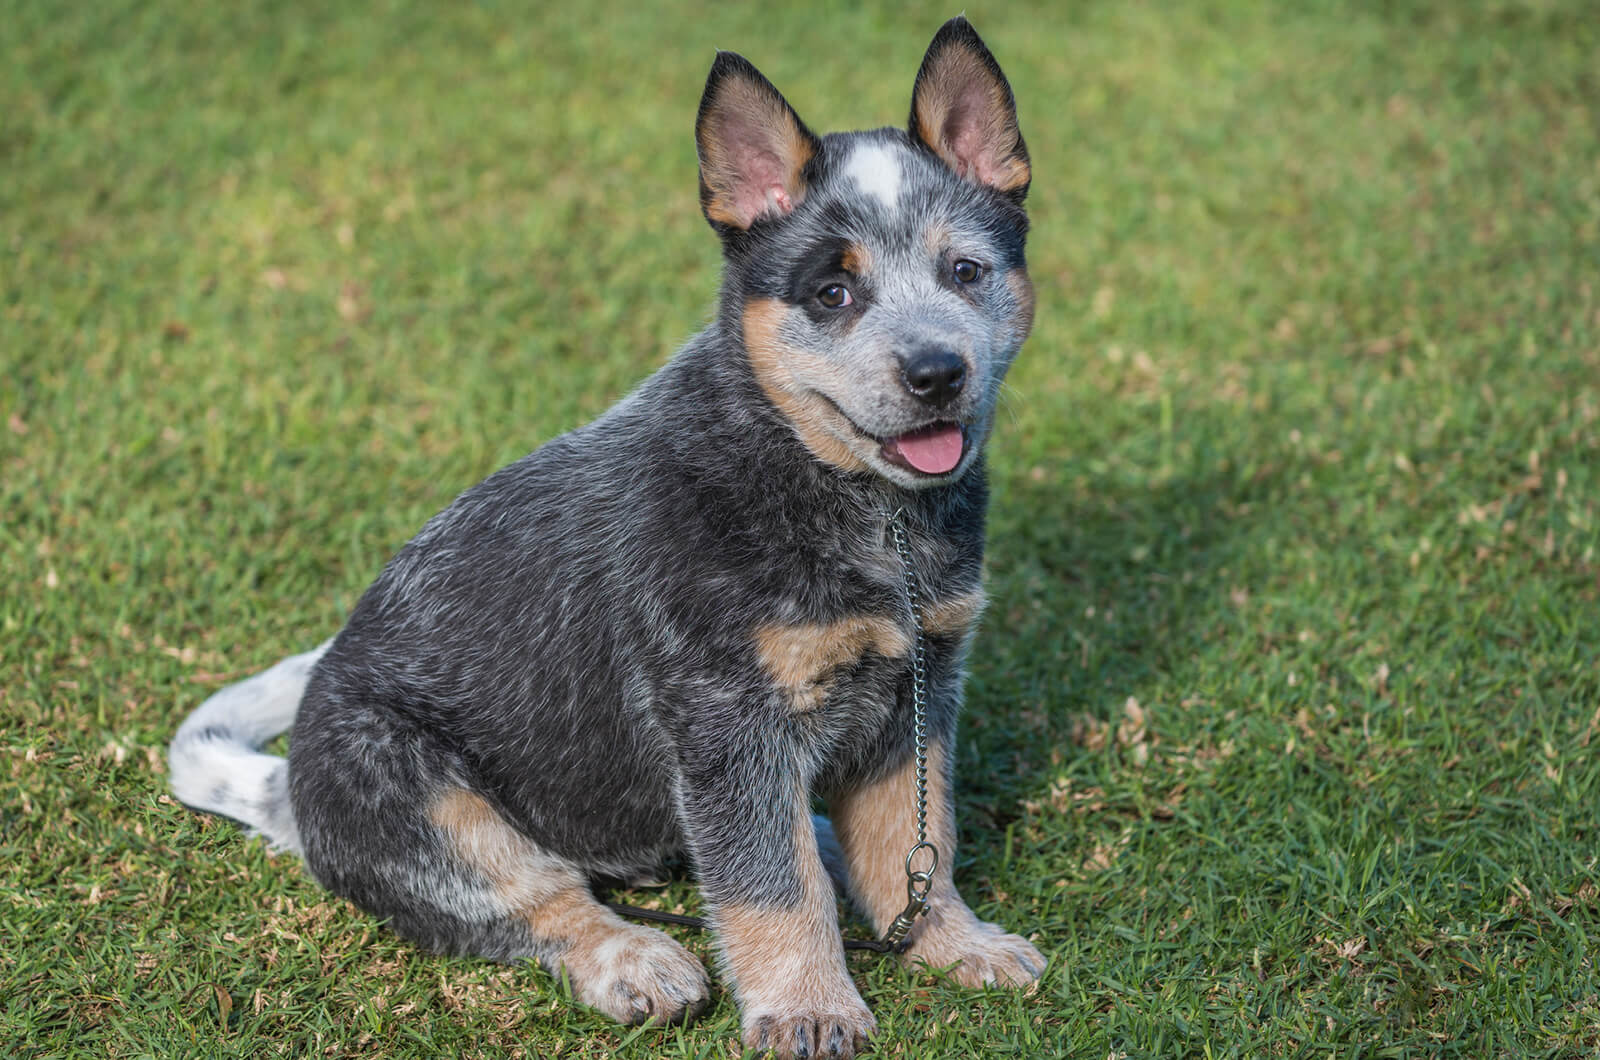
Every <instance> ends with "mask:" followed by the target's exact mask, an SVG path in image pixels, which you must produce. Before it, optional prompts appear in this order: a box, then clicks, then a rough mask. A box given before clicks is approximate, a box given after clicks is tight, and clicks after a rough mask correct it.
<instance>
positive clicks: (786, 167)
mask: <svg viewBox="0 0 1600 1060" xmlns="http://www.w3.org/2000/svg"><path fill="white" fill-rule="evenodd" d="M740 130H742V131H743V135H749V131H750V130H759V131H760V134H761V135H763V136H765V137H767V138H768V142H767V143H766V144H764V145H763V146H764V147H765V148H766V149H767V153H768V154H769V156H770V157H771V158H773V159H775V160H777V162H778V163H779V167H780V170H781V173H780V175H779V179H780V182H781V185H782V186H781V187H780V188H777V189H774V194H775V197H776V202H775V204H774V205H776V207H777V208H778V209H779V211H780V212H782V213H788V212H790V211H791V210H793V209H794V208H795V207H796V206H798V205H799V204H800V201H801V200H802V199H804V198H805V193H806V186H805V181H804V180H803V179H802V177H801V174H802V172H803V171H804V170H805V167H806V165H807V164H809V163H810V161H811V158H812V156H813V155H814V154H815V150H814V148H813V147H812V144H811V142H810V140H808V139H807V138H806V136H805V135H804V134H803V133H802V132H801V129H800V126H799V125H798V124H797V123H796V122H795V118H794V115H793V113H792V112H791V111H790V110H789V108H788V107H786V106H784V105H783V103H782V102H781V101H779V100H777V99H774V98H773V97H772V96H771V95H770V94H768V93H767V92H766V91H765V90H764V89H763V88H762V86H760V85H757V84H755V83H754V82H751V81H748V80H746V79H745V78H743V77H729V78H726V79H724V80H723V82H722V84H721V85H720V86H719V87H718V89H717V95H716V98H715V99H714V100H712V101H711V103H710V106H709V107H708V109H707V114H706V128H705V136H704V138H703V139H702V140H701V142H700V150H701V159H700V173H701V176H702V177H703V179H704V180H705V182H706V187H707V188H708V189H710V191H711V198H710V199H709V200H708V201H707V202H706V205H705V211H706V216H707V217H709V218H711V219H712V220H713V221H717V222H719V223H721V224H726V225H731V226H733V227H735V228H749V227H750V225H751V223H752V222H754V220H755V217H754V216H750V215H749V212H748V208H749V204H748V200H747V201H746V203H745V205H744V207H741V204H740V195H739V188H740V185H741V183H742V182H747V181H748V174H745V173H741V171H740V168H739V164H738V162H737V160H736V159H735V158H734V157H733V156H732V154H731V153H730V152H729V151H728V150H727V148H726V146H725V145H726V144H727V143H728V140H729V138H730V136H733V137H735V138H737V137H738V136H739V135H741V133H740V132H738V131H740ZM746 149H747V150H748V147H747V148H746ZM757 216H759V213H758V214H757Z"/></svg>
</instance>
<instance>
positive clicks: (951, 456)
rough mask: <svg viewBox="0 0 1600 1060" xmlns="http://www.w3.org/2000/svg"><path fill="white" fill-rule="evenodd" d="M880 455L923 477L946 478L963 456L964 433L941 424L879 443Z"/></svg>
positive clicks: (956, 425) (952, 425) (954, 426)
mask: <svg viewBox="0 0 1600 1060" xmlns="http://www.w3.org/2000/svg"><path fill="white" fill-rule="evenodd" d="M881 445H882V449H881V450H880V452H881V453H882V454H883V458H884V459H885V460H887V461H889V463H891V464H895V465H898V466H900V467H903V468H906V469H908V470H911V471H915V472H917V473H919V474H923V475H948V474H949V473H950V472H952V471H954V470H955V469H956V468H957V467H958V466H959V465H960V463H961V458H962V457H963V456H965V455H966V454H967V429H966V428H965V427H963V426H962V425H961V424H959V423H954V422H952V421H950V420H943V421H940V422H938V423H930V424H928V425H927V426H926V427H918V428H917V429H916V430H914V431H907V432H906V433H904V434H897V435H895V436H894V437H893V438H886V439H882V440H881Z"/></svg>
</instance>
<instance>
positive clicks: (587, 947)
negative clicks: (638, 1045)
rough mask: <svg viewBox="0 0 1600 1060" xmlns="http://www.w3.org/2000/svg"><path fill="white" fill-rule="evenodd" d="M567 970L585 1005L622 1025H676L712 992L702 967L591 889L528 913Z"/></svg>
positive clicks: (557, 964)
mask: <svg viewBox="0 0 1600 1060" xmlns="http://www.w3.org/2000/svg"><path fill="white" fill-rule="evenodd" d="M522 919H523V920H524V921H525V922H526V923H527V925H528V928H529V930H530V931H531V932H532V933H533V934H534V936H535V937H537V938H539V939H541V940H544V941H545V942H546V944H547V945H549V946H550V947H551V948H552V950H553V951H554V952H553V955H552V956H550V957H549V958H548V959H546V960H544V961H543V962H542V963H544V964H545V966H546V967H547V968H548V969H549V970H550V971H551V972H553V973H559V972H560V971H562V970H565V971H566V974H567V979H568V981H569V982H570V983H571V984H572V989H573V992H574V993H575V994H576V995H577V998H578V1000H579V1001H582V1002H583V1003H584V1004H585V1005H589V1006H591V1007H593V1008H597V1009H599V1010H600V1011H602V1012H604V1013H606V1014H607V1015H608V1016H610V1017H611V1018H612V1019H615V1020H618V1021H620V1022H622V1023H630V1024H631V1023H645V1022H655V1023H670V1022H676V1021H678V1020H680V1019H682V1018H683V1017H684V1016H685V1015H686V1014H689V1013H692V1012H693V1011H695V1010H697V1009H698V1008H699V1007H700V1005H701V1004H702V1003H703V1002H704V1001H705V999H706V997H707V995H708V993H709V981H708V979H707V977H706V970H705V967H704V966H703V965H701V963H700V962H699V961H698V960H697V959H696V958H695V957H694V955H693V954H691V953H689V951H688V950H685V949H684V948H683V947H682V946H680V945H678V944H677V943H676V942H674V941H673V940H672V939H670V938H668V937H667V936H666V935H664V934H662V933H661V932H660V931H657V930H655V929H654V928H647V927H644V926H643V925H639V924H629V923H627V922H626V921H624V920H622V918H620V917H618V916H617V914H615V913H613V912H612V911H611V910H609V909H607V908H606V907H605V906H603V905H601V904H600V903H599V902H597V901H595V899H594V895H592V894H591V893H589V888H588V885H587V884H586V883H585V884H582V885H579V886H576V887H570V888H567V889H566V890H563V891H561V892H559V893H557V894H555V895H552V896H551V897H550V898H548V899H546V900H545V901H543V902H541V903H539V904H538V905H536V906H530V907H528V908H527V909H524V910H523V911H522Z"/></svg>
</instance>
